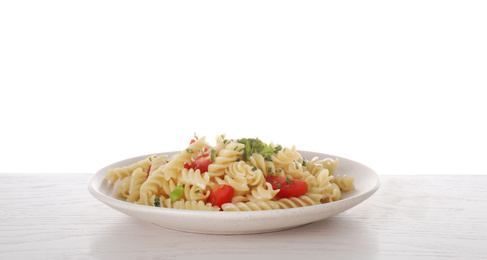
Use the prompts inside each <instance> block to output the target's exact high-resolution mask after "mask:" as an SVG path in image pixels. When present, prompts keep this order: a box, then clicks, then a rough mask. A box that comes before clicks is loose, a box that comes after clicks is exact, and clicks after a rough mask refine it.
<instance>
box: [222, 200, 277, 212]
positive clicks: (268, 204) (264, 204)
mask: <svg viewBox="0 0 487 260" xmlns="http://www.w3.org/2000/svg"><path fill="white" fill-rule="evenodd" d="M279 208H280V206H279V203H278V202H276V201H249V202H237V203H226V204H223V205H222V210H223V211H256V210H272V209H279Z"/></svg>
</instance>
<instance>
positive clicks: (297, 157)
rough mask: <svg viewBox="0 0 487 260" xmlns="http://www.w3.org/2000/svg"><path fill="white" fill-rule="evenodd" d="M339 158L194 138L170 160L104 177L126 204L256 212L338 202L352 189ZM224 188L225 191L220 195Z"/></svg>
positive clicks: (156, 159)
mask: <svg viewBox="0 0 487 260" xmlns="http://www.w3.org/2000/svg"><path fill="white" fill-rule="evenodd" d="M338 162H339V161H338V159H332V158H323V159H321V160H320V159H319V158H317V157H315V158H311V159H309V160H308V159H306V158H303V157H302V156H301V154H300V153H299V152H298V151H297V150H296V147H295V146H293V147H291V148H282V147H281V146H280V145H275V144H273V143H270V144H265V143H264V142H262V141H261V140H259V139H258V138H255V139H254V138H252V139H247V138H243V139H236V140H231V139H227V138H226V135H224V134H223V135H218V136H217V137H216V145H215V146H211V145H210V144H208V143H207V142H206V141H205V137H201V138H198V137H196V136H195V139H193V140H192V141H191V142H190V144H189V145H188V146H187V147H186V149H183V150H181V151H180V152H179V153H177V154H175V155H173V156H172V157H171V158H169V157H168V156H167V155H153V156H150V157H148V158H146V159H144V160H141V161H139V162H136V163H134V164H131V165H129V166H125V167H120V168H114V169H110V170H108V172H107V174H106V176H105V179H106V180H107V182H108V183H109V184H112V185H113V186H114V193H115V194H116V195H117V196H119V197H120V198H121V199H124V200H126V201H128V202H132V203H137V204H142V205H148V206H155V207H164V208H174V209H188V210H210V211H216V210H223V211H255V210H276V209H288V208H296V207H306V206H313V205H318V204H321V203H328V202H333V201H337V200H339V199H340V198H341V194H342V192H347V191H350V190H353V189H355V186H354V178H353V176H350V177H347V176H345V175H343V176H338V175H336V174H335V170H336V169H337V167H338ZM223 188H225V192H224V191H223V190H224V189H223Z"/></svg>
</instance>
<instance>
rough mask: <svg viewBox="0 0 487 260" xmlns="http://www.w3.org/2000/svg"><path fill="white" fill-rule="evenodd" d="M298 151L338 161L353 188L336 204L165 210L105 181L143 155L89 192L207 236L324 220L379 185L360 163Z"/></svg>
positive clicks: (98, 177) (97, 179)
mask: <svg viewBox="0 0 487 260" xmlns="http://www.w3.org/2000/svg"><path fill="white" fill-rule="evenodd" d="M299 152H300V153H301V155H302V156H303V157H304V158H307V159H311V158H313V157H315V156H318V157H319V158H320V159H323V158H339V160H340V162H339V166H338V169H337V170H336V172H335V173H336V174H338V175H343V174H345V175H347V176H353V177H354V178H355V182H354V183H355V188H356V189H355V190H353V191H349V192H344V193H342V199H341V200H339V201H336V202H331V203H325V204H321V205H316V206H309V207H302V208H292V209H279V210H265V211H246V212H242V211H241V212H226V211H225V212H224V211H209V212H207V211H196V210H181V209H167V208H159V207H151V206H145V205H137V204H133V203H129V202H126V201H123V200H121V199H118V198H117V197H116V196H115V195H114V194H113V185H110V184H109V183H108V182H107V181H106V180H105V179H104V178H105V175H106V173H107V170H108V169H111V168H116V167H122V166H126V165H130V164H132V163H135V162H138V161H140V160H143V159H145V158H147V157H148V156H150V155H144V156H139V157H134V158H130V159H126V160H123V161H120V162H117V163H113V164H110V165H108V166H106V167H104V168H103V169H101V170H99V171H98V172H97V173H96V174H95V175H93V176H92V177H91V179H90V181H89V184H88V190H89V191H90V193H91V194H92V195H93V196H94V197H95V198H97V199H98V200H100V201H101V202H103V203H105V204H107V205H108V206H110V207H112V208H114V209H116V210H118V211H121V212H123V213H125V214H127V215H130V216H133V217H135V218H138V219H141V220H144V221H148V222H151V223H154V224H156V225H159V226H162V227H165V228H169V229H174V230H181V231H187V232H195V233H207V234H251V233H263V232H271V231H278V230H283V229H289V228H294V227H298V226H301V225H305V224H308V223H311V222H315V221H318V220H322V219H326V218H328V217H331V216H334V215H336V214H339V213H342V212H344V211H346V210H348V209H350V208H352V207H354V206H356V205H358V204H359V203H361V202H363V201H364V200H366V199H367V198H369V197H370V196H372V194H374V193H375V192H376V191H377V189H378V188H379V186H380V178H379V176H378V175H377V174H376V173H375V172H374V171H373V170H372V169H370V168H368V167H367V166H365V165H363V164H360V163H358V162H355V161H352V160H348V159H346V158H342V157H339V156H333V155H328V154H322V153H315V152H307V151H299ZM174 153H176V152H167V153H161V154H166V155H169V157H170V156H171V155H172V154H174Z"/></svg>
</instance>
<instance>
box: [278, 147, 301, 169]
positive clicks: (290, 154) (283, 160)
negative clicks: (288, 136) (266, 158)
mask: <svg viewBox="0 0 487 260" xmlns="http://www.w3.org/2000/svg"><path fill="white" fill-rule="evenodd" d="M300 157H301V155H300V154H299V153H298V152H297V151H296V146H293V147H292V148H291V149H289V148H284V149H282V150H280V151H279V152H277V154H273V155H271V158H272V161H273V162H274V164H275V165H276V167H279V168H284V167H285V166H286V165H288V164H290V163H292V162H293V161H295V160H298V159H299V158H300Z"/></svg>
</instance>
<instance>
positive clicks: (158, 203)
mask: <svg viewBox="0 0 487 260" xmlns="http://www.w3.org/2000/svg"><path fill="white" fill-rule="evenodd" d="M160 206H161V198H159V197H155V198H154V207H160Z"/></svg>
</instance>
